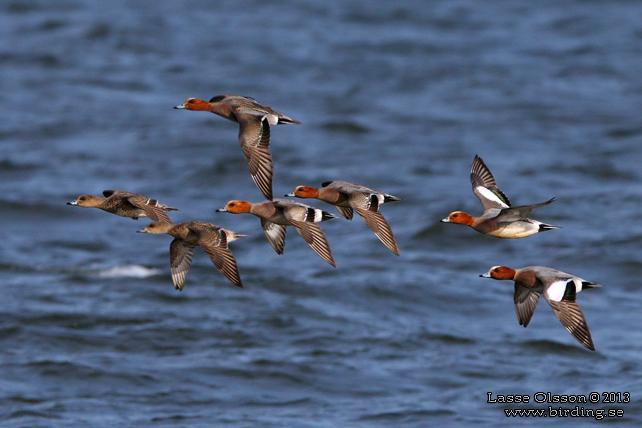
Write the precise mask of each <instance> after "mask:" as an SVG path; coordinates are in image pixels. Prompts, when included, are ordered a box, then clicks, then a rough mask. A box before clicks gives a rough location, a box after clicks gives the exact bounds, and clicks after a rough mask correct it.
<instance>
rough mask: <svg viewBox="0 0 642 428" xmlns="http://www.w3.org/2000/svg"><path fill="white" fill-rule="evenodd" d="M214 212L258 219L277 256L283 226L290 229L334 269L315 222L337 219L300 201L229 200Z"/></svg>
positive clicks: (283, 240) (282, 241) (325, 244)
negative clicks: (292, 228) (248, 215)
mask: <svg viewBox="0 0 642 428" xmlns="http://www.w3.org/2000/svg"><path fill="white" fill-rule="evenodd" d="M216 211H217V212H229V213H233V214H241V213H250V214H254V215H255V216H257V217H259V218H260V219H261V226H262V227H263V230H264V231H265V236H266V237H267V239H268V241H270V244H271V245H272V248H274V250H275V251H276V252H277V254H283V246H284V245H285V232H286V229H285V228H286V226H294V228H295V229H296V231H297V232H299V235H301V237H302V238H303V239H305V242H307V243H308V245H310V247H312V249H313V250H314V251H316V253H317V254H318V255H319V256H321V258H322V259H323V260H325V261H326V262H328V263H330V264H331V265H332V266H333V267H337V264H336V263H335V262H334V258H333V257H332V252H331V251H330V245H329V244H328V241H327V239H326V237H325V234H324V233H323V230H322V229H321V227H320V226H319V225H318V224H317V223H319V222H322V221H326V220H329V219H331V218H336V217H338V216H335V215H333V214H330V213H327V212H325V211H322V210H320V209H318V208H314V207H311V206H309V205H306V204H302V203H300V202H296V201H291V200H288V199H280V198H276V199H274V200H273V201H268V202H256V203H253V202H247V201H229V202H228V203H227V204H225V207H223V208H219V209H217V210H216Z"/></svg>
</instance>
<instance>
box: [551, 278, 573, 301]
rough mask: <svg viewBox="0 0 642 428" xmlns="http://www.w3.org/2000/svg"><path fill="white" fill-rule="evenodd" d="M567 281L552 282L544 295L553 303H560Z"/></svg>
mask: <svg viewBox="0 0 642 428" xmlns="http://www.w3.org/2000/svg"><path fill="white" fill-rule="evenodd" d="M568 281H569V280H568V279H565V280H562V281H555V282H553V283H552V284H551V285H550V287H548V290H547V292H546V294H548V298H549V300H552V301H554V302H561V301H562V297H564V292H565V291H566V284H568ZM573 285H575V284H573Z"/></svg>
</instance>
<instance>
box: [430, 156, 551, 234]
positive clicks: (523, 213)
mask: <svg viewBox="0 0 642 428" xmlns="http://www.w3.org/2000/svg"><path fill="white" fill-rule="evenodd" d="M470 182H471V184H472V185H473V193H475V196H477V198H479V200H480V201H481V203H482V207H483V208H484V214H483V215H482V216H481V217H473V216H471V215H470V214H466V213H465V212H462V211H454V212H452V213H450V215H449V216H448V217H446V218H445V219H443V220H441V221H442V222H443V223H456V224H464V225H466V226H470V227H472V228H473V229H475V230H476V231H477V232H479V233H483V234H485V235H490V236H494V237H496V238H524V237H526V236H530V235H533V234H535V233H538V232H545V231H547V230H551V229H559V227H557V226H552V225H550V224H546V223H542V222H541V221H537V220H533V219H532V218H528V216H529V214H530V213H531V212H532V211H533V210H534V209H535V208H538V207H541V206H544V205H548V204H550V203H552V202H553V201H554V200H555V198H552V199H549V200H548V201H546V202H542V203H540V204H535V205H524V206H521V207H511V205H510V201H509V200H508V198H507V197H506V195H504V193H502V191H501V190H499V188H498V187H497V183H495V179H494V178H493V175H492V174H491V173H490V170H489V169H488V167H487V166H486V165H485V164H484V161H483V160H482V158H480V157H479V156H477V155H475V160H474V161H473V165H472V167H471V169H470Z"/></svg>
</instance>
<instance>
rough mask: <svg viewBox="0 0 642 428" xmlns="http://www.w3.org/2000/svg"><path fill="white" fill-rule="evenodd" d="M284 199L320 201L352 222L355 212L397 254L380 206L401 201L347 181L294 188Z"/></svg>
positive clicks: (397, 250) (393, 239)
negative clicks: (335, 209) (316, 186)
mask: <svg viewBox="0 0 642 428" xmlns="http://www.w3.org/2000/svg"><path fill="white" fill-rule="evenodd" d="M285 196H297V197H299V198H316V199H320V200H322V201H324V202H327V203H329V204H332V205H334V206H335V207H337V210H339V212H340V213H341V214H342V215H343V216H344V217H345V218H347V219H348V220H352V215H353V211H356V212H357V214H359V215H360V216H361V218H363V220H364V221H365V222H366V224H367V225H368V227H369V228H370V229H371V230H372V231H373V232H374V233H375V235H377V237H378V238H379V240H380V241H381V242H383V244H384V245H385V246H386V247H388V249H389V250H390V251H392V252H393V253H395V254H396V255H399V248H397V242H396V241H395V237H394V235H393V234H392V230H391V229H390V226H389V225H388V222H387V221H386V219H385V218H383V215H381V213H380V212H379V205H381V204H383V203H386V202H394V201H400V200H401V198H398V197H396V196H392V195H389V194H388V193H383V192H379V191H378V190H373V189H369V188H367V187H364V186H361V185H358V184H353V183H348V182H347V181H326V182H325V183H322V184H321V188H318V189H317V188H314V187H308V186H297V187H296V188H295V189H294V191H293V192H292V193H288V194H287V195H285Z"/></svg>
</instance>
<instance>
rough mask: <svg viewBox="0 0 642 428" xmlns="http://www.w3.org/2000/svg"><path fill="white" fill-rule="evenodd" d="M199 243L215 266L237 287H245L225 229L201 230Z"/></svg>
mask: <svg viewBox="0 0 642 428" xmlns="http://www.w3.org/2000/svg"><path fill="white" fill-rule="evenodd" d="M198 244H199V245H200V246H201V247H202V248H203V249H204V250H205V252H206V253H207V254H208V255H209V256H210V259H211V260H212V262H213V263H214V266H216V268H217V269H218V270H219V271H220V272H221V273H222V274H223V276H225V277H226V278H227V279H229V280H230V282H231V283H232V284H234V285H236V286H237V287H243V283H242V282H241V275H240V274H239V268H238V266H237V264H236V259H235V258H234V256H233V255H232V252H231V251H230V249H229V248H228V247H227V235H226V233H225V231H224V230H223V229H218V230H200V231H199V234H198Z"/></svg>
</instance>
